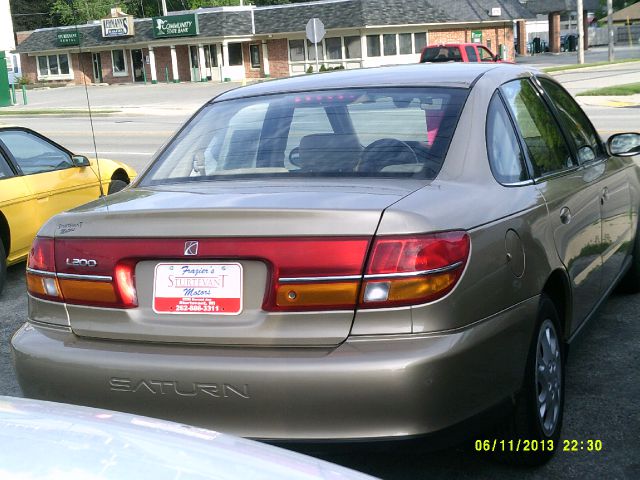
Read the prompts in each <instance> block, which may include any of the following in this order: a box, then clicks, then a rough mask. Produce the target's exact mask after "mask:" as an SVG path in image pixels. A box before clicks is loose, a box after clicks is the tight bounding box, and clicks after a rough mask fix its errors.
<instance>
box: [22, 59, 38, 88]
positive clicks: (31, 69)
mask: <svg viewBox="0 0 640 480" xmlns="http://www.w3.org/2000/svg"><path fill="white" fill-rule="evenodd" d="M20 65H21V68H22V76H23V77H26V78H28V79H29V82H30V83H34V82H37V81H38V70H37V68H38V67H37V59H36V57H30V56H29V55H27V54H26V53H21V54H20Z"/></svg>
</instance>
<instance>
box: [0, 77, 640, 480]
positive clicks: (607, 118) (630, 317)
mask: <svg viewBox="0 0 640 480" xmlns="http://www.w3.org/2000/svg"><path fill="white" fill-rule="evenodd" d="M636 70H637V69H636ZM572 79H573V77H571V78H570V79H569V81H571V80H572ZM575 81H576V82H577V81H578V80H575ZM118 88H122V89H123V90H122V91H126V90H125V89H126V88H128V87H118ZM136 88H139V87H131V89H132V90H131V91H132V92H133V91H134V89H136ZM168 88H169V87H168ZM171 88H173V86H171ZM189 88H191V87H189ZM203 88H205V87H203V86H201V85H194V86H193V87H192V90H190V93H189V94H188V96H187V98H190V99H191V100H189V102H190V103H189V104H188V105H190V106H189V107H188V108H191V106H192V105H196V104H197V102H199V101H200V100H199V99H200V93H199V92H200V90H199V89H203ZM114 90H117V88H116V89H114ZM60 93H62V92H60ZM194 108H195V107H194ZM594 108H595V107H594ZM633 108H635V110H630V109H619V110H612V109H607V111H605V109H600V107H598V109H597V110H594V115H593V116H592V118H594V123H596V126H597V127H598V129H599V130H600V131H601V133H603V132H605V131H606V132H608V133H612V132H613V131H621V130H623V129H625V126H627V125H631V122H632V120H630V119H631V117H632V116H635V115H637V114H636V113H635V112H636V111H637V110H638V107H633ZM610 111H613V112H614V113H610ZM185 112H186V110H185ZM589 114H590V116H591V112H589ZM180 115H182V113H181V114H180ZM185 115H186V113H185ZM598 116H600V117H598ZM615 117H617V119H618V120H616V119H615ZM598 118H601V119H602V120H598ZM634 118H635V119H634V120H633V122H634V123H633V125H636V124H637V122H638V117H637V116H636V117H634ZM27 121H28V120H27ZM83 121H84V119H83ZM153 121H155V122H157V125H156V124H153V125H154V126H153V128H155V129H156V130H157V131H158V132H162V135H167V136H168V135H169V134H170V131H172V130H173V129H174V126H175V125H177V124H178V123H179V122H178V118H177V117H176V118H175V119H174V118H173V117H168V116H166V115H164V114H163V115H158V116H157V117H155V120H153ZM616 121H617V122H619V123H615V122H616ZM142 122H143V117H142V116H140V115H138V116H137V117H136V123H135V124H134V125H136V127H135V128H140V129H141V130H142V129H143V128H144V127H142V126H140V124H141V123H142ZM33 123H35V121H34V122H33ZM51 124H52V125H54V127H51V128H56V129H62V127H61V126H60V125H56V120H55V119H54V120H53V121H52V122H51ZM43 125H44V123H43ZM127 125H128V126H127V127H125V128H129V129H131V128H132V127H131V125H132V124H127ZM34 128H36V129H37V130H39V131H43V130H45V129H46V128H47V127H44V128H40V127H34ZM74 128H75V127H74ZM114 128H115V127H114ZM147 128H148V127H147ZM626 128H628V129H633V130H635V129H637V128H638V127H635V126H633V127H631V126H630V127H626ZM105 130H106V127H105ZM609 130H610V131H609ZM43 133H47V132H46V131H43ZM47 134H48V133H47ZM69 135H71V133H69ZM83 136H86V135H83ZM104 136H105V138H109V139H111V141H113V142H114V145H116V146H119V145H121V144H122V138H123V135H119V137H116V136H115V135H114V136H113V138H112V137H111V136H109V135H107V134H104ZM160 136H161V134H160V133H158V138H160ZM603 136H605V135H604V133H603ZM64 138H65V137H64V136H63V139H64ZM67 138H71V137H70V136H69V137H67ZM136 138H137V140H136ZM140 142H141V140H140V136H139V135H138V136H135V138H132V145H133V143H137V144H140ZM154 142H155V139H154ZM154 142H151V141H149V147H148V148H147V147H145V148H146V149H147V150H151V149H152V148H151V147H152V146H153V145H152V143H154ZM63 143H65V144H66V142H63ZM156 147H157V145H156ZM99 148H100V147H99ZM105 148H107V147H105ZM108 148H111V147H108ZM114 148H115V147H114ZM127 148H129V147H127ZM131 148H134V147H133V146H132V147H131ZM130 153H131V152H130ZM134 153H135V152H134ZM149 155H150V154H149ZM132 158H133V159H134V160H136V159H138V158H140V162H141V164H140V167H139V168H141V167H142V156H141V155H138V156H137V157H136V156H133V157H132ZM145 161H146V159H145ZM24 268H25V265H24V264H19V265H16V266H13V267H10V268H9V271H8V282H7V285H6V287H5V290H4V291H3V293H2V294H1V295H0V305H1V306H2V313H1V314H0V395H13V396H21V392H20V389H19V386H18V384H17V381H16V378H15V374H14V371H13V366H12V361H11V351H10V343H9V342H10V338H11V336H12V334H13V332H15V330H16V329H17V328H19V326H20V325H21V324H22V323H23V322H24V321H25V318H26V315H27V301H26V292H25V279H24ZM639 345H640V294H639V295H621V294H614V295H613V296H612V297H611V298H610V299H609V300H608V301H607V302H606V303H605V304H604V305H603V306H602V308H601V310H600V311H599V313H598V315H597V316H596V317H595V318H594V319H593V320H592V321H591V322H590V323H589V324H588V325H587V326H586V328H585V329H583V331H582V333H581V335H580V336H579V337H578V339H577V340H576V342H575V343H574V344H573V345H572V347H571V354H570V357H569V362H568V365H567V384H566V405H565V419H564V428H563V438H562V440H563V441H562V443H561V451H559V452H558V454H557V455H556V456H555V458H554V459H553V460H552V461H551V462H550V463H549V464H547V465H545V466H544V467H542V468H539V469H535V470H529V469H527V470H522V469H516V468H513V467H509V466H505V465H502V464H499V463H496V462H495V461H493V460H492V458H491V456H490V454H487V453H483V452H476V451H474V448H473V442H471V443H470V444H469V445H467V444H464V445H460V446H456V447H452V448H451V447H450V448H446V449H444V450H440V451H436V452H432V451H430V452H426V451H423V450H420V449H418V448H415V447H412V448H406V447H405V446H404V445H403V444H398V445H394V446H392V447H388V448H384V449H381V448H380V447H377V446H371V447H366V446H365V447H362V446H361V447H359V448H357V449H350V448H345V449H344V450H343V451H338V452H336V451H335V449H332V450H331V451H330V452H319V451H314V454H315V455H317V456H321V457H322V458H324V459H326V460H329V461H332V462H335V463H338V464H341V465H344V466H347V467H350V468H354V469H356V470H359V471H363V472H366V473H369V474H372V475H375V476H378V477H381V478H387V479H422V478H424V479H445V478H446V479H449V478H459V479H483V478H491V479H498V480H499V479H514V478H519V479H520V478H521V479H549V478H562V479H565V478H566V479H591V478H594V479H600V478H607V479H625V480H631V479H633V480H635V479H638V478H640V403H639V401H638V399H639V398H640V367H639V366H640V348H639ZM476 438H477V439H481V440H482V439H485V438H488V439H490V438H491V437H490V433H487V434H486V436H478V437H474V439H476ZM573 440H575V441H577V442H587V441H588V440H600V441H601V442H602V445H603V449H602V451H599V452H587V451H585V450H581V451H580V450H579V451H577V452H569V451H562V447H563V446H564V442H565V441H569V442H571V441H573ZM578 444H579V443H578ZM585 445H586V444H585ZM430 447H431V448H434V447H437V445H433V444H432V445H430Z"/></svg>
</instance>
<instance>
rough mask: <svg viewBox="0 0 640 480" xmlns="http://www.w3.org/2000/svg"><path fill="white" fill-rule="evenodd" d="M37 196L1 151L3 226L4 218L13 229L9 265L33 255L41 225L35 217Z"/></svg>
mask: <svg viewBox="0 0 640 480" xmlns="http://www.w3.org/2000/svg"><path fill="white" fill-rule="evenodd" d="M33 201H34V199H33V196H32V195H31V193H30V191H29V189H28V188H27V185H26V183H25V181H24V178H23V177H22V176H20V175H17V172H16V170H15V168H14V167H13V166H12V165H11V164H10V163H9V161H8V160H7V158H5V156H4V155H3V154H2V152H0V226H1V224H2V217H4V221H5V222H6V223H7V225H8V227H9V232H8V233H9V239H10V241H9V251H7V252H5V253H6V254H7V257H8V259H9V263H13V262H14V261H16V260H17V259H18V258H20V257H23V256H24V255H26V254H27V253H28V252H29V248H30V247H31V241H32V240H33V237H34V236H35V234H36V230H37V229H38V228H39V227H40V224H39V223H38V222H37V220H35V219H34V218H33V216H32V215H31V213H32V212H33Z"/></svg>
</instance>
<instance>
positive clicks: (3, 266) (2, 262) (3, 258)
mask: <svg viewBox="0 0 640 480" xmlns="http://www.w3.org/2000/svg"><path fill="white" fill-rule="evenodd" d="M6 278H7V254H6V253H5V251H4V245H3V244H2V241H0V294H1V293H2V289H3V288H4V283H5V281H6Z"/></svg>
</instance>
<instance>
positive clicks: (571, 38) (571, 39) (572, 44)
mask: <svg viewBox="0 0 640 480" xmlns="http://www.w3.org/2000/svg"><path fill="white" fill-rule="evenodd" d="M577 40H578V39H577V38H576V36H575V35H568V36H567V50H569V51H570V52H575V51H576V48H577V46H578V42H577Z"/></svg>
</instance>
